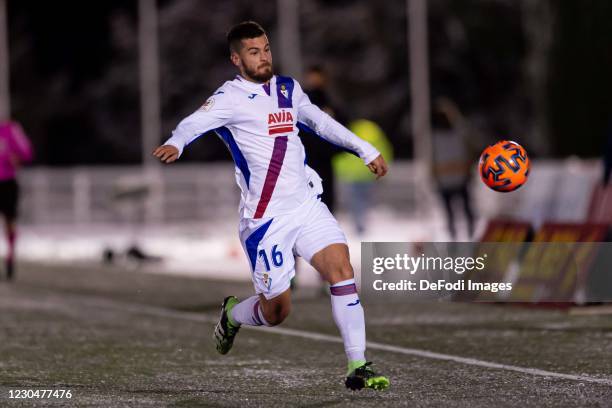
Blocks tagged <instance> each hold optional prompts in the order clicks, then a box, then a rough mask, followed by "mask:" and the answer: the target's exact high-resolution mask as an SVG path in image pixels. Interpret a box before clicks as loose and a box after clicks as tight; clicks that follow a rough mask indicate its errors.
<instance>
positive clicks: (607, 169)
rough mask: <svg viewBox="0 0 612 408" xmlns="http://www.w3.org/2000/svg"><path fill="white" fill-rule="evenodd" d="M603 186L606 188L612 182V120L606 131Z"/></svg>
mask: <svg viewBox="0 0 612 408" xmlns="http://www.w3.org/2000/svg"><path fill="white" fill-rule="evenodd" d="M603 165H604V168H603V178H602V181H603V183H602V184H603V186H604V187H606V186H607V185H608V183H609V182H610V173H611V172H612V119H611V120H610V123H609V124H608V129H607V130H606V147H605V150H604V157H603Z"/></svg>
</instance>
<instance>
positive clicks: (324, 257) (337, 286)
mask: <svg viewBox="0 0 612 408" xmlns="http://www.w3.org/2000/svg"><path fill="white" fill-rule="evenodd" d="M296 250H297V252H298V254H300V255H301V256H302V257H303V258H304V259H305V260H306V261H308V262H309V263H310V264H311V265H312V266H313V267H314V268H315V269H316V270H317V271H318V272H319V274H320V275H321V277H322V278H323V279H324V280H325V281H327V282H328V283H329V284H330V291H331V305H332V314H333V317H334V321H335V322H336V325H337V327H338V329H339V331H340V334H341V335H342V340H343V342H344V349H345V352H346V356H347V358H348V374H347V379H346V386H347V387H349V388H351V389H361V388H364V387H369V388H375V389H384V388H387V387H388V385H389V380H388V379H387V378H385V377H383V376H380V375H377V374H375V373H374V372H373V371H372V369H371V368H370V366H369V364H368V363H366V360H365V318H364V311H363V307H362V305H361V302H360V300H359V295H358V293H357V287H356V285H355V279H354V274H353V268H352V266H351V263H350V259H349V251H348V247H347V245H346V238H345V236H344V233H343V232H342V230H341V229H340V227H339V226H338V223H337V221H336V219H335V218H334V217H333V216H332V215H331V213H330V212H329V210H328V209H327V207H325V205H324V204H322V203H319V204H318V205H317V206H315V208H314V209H313V211H312V214H309V222H308V223H306V224H305V225H304V227H303V228H302V230H301V231H300V235H299V236H298V238H297V240H296Z"/></svg>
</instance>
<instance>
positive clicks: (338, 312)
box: [329, 279, 366, 363]
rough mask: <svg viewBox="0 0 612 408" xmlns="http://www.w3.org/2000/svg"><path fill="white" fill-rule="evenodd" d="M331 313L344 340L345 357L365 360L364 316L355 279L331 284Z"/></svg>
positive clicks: (352, 359) (350, 359) (353, 359)
mask: <svg viewBox="0 0 612 408" xmlns="http://www.w3.org/2000/svg"><path fill="white" fill-rule="evenodd" d="M329 289H330V291H331V304H332V314H333V315H334V321H335V322H336V326H338V329H339V330H340V334H341V335H342V340H344V350H345V351H346V357H347V358H348V360H349V363H350V362H351V361H357V360H360V361H364V360H365V342H366V339H365V318H364V315H363V307H361V303H360V301H359V295H358V294H357V286H355V279H348V280H345V281H342V282H338V283H336V284H334V285H331V287H330V288H329Z"/></svg>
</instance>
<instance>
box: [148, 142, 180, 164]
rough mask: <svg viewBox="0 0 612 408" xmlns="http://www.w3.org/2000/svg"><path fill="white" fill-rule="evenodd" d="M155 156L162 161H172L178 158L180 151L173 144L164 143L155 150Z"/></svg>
mask: <svg viewBox="0 0 612 408" xmlns="http://www.w3.org/2000/svg"><path fill="white" fill-rule="evenodd" d="M153 156H155V157H157V158H158V159H159V160H161V161H162V163H172V162H173V161H176V159H178V156H179V151H178V149H177V148H176V147H174V146H172V145H163V146H159V147H158V148H157V149H155V150H154V151H153Z"/></svg>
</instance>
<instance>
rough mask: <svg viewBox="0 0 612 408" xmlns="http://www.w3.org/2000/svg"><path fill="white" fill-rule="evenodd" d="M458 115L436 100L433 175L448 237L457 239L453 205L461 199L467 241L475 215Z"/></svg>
mask: <svg viewBox="0 0 612 408" xmlns="http://www.w3.org/2000/svg"><path fill="white" fill-rule="evenodd" d="M467 129H468V127H467V126H466V124H465V121H464V119H463V116H462V115H461V112H460V111H459V109H458V108H457V106H456V105H455V103H454V102H452V101H451V100H450V99H448V98H446V97H441V98H438V99H436V101H435V102H434V107H433V111H432V142H433V151H432V153H433V154H432V156H433V157H432V159H433V160H432V175H433V178H434V180H435V181H436V184H437V188H438V193H439V194H440V197H441V198H442V202H443V204H444V209H445V213H446V222H447V228H448V233H449V234H450V237H451V238H452V239H453V240H454V239H456V238H457V229H456V227H455V213H454V210H453V202H454V201H455V199H460V200H461V201H462V204H463V212H464V215H465V220H466V223H467V234H468V239H471V238H472V235H473V233H474V212H473V211H472V204H471V201H470V200H471V199H470V193H469V189H468V185H469V181H470V164H471V163H472V161H471V160H470V154H469V149H468V144H467V143H466V135H465V133H466V132H467V131H468V130H467Z"/></svg>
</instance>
